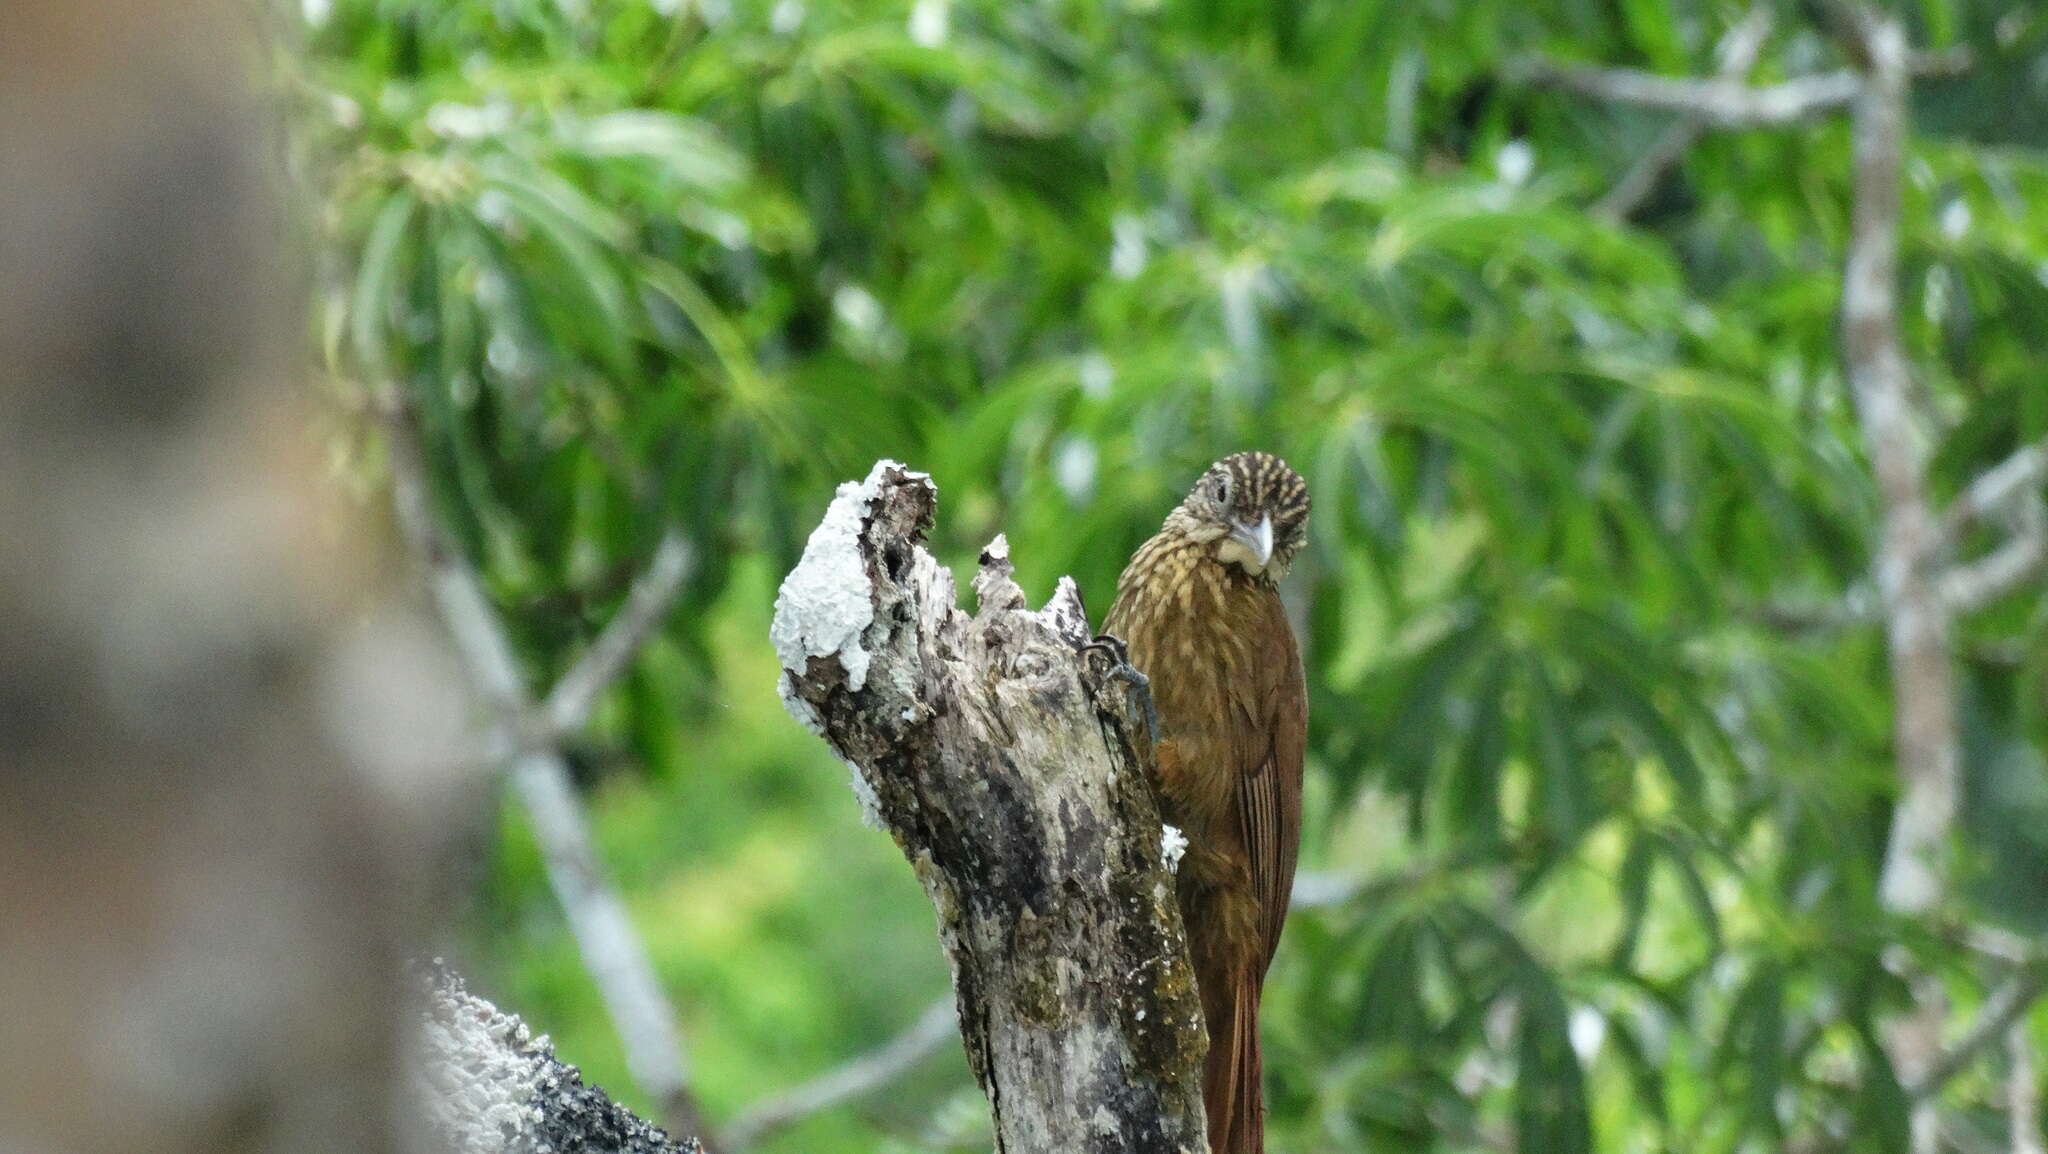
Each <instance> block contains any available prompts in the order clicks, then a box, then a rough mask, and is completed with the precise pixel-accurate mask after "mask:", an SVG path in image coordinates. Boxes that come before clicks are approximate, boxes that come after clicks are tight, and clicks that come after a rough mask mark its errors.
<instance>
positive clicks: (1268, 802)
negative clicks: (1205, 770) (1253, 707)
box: [1238, 595, 1308, 963]
mask: <svg viewBox="0 0 2048 1154" xmlns="http://www.w3.org/2000/svg"><path fill="white" fill-rule="evenodd" d="M1268 615H1269V618H1270V619H1269V620H1268V621H1267V622H1266V623H1265V627H1264V628H1262V629H1261V630H1260V631H1259V636H1260V644H1261V649H1260V652H1259V655H1258V656H1259V659H1258V661H1257V663H1256V665H1255V668H1256V669H1257V670H1258V680H1259V682H1260V685H1259V688H1260V691H1261V692H1260V701H1259V713H1260V716H1259V718H1258V726H1257V732H1258V733H1259V737H1260V740H1259V741H1257V742H1256V743H1254V744H1253V746H1252V749H1251V750H1250V751H1248V752H1251V753H1252V754H1253V757H1252V759H1250V761H1249V764H1248V765H1247V766H1246V773H1245V775H1244V776H1243V777H1242V778H1240V779H1239V782H1238V814H1239V820H1240V822H1241V823H1242V832H1243V835H1244V845H1245V851H1246V853H1247V855H1248V856H1249V857H1250V858H1251V871H1252V892H1253V894H1254V895H1255V896H1256V897H1257V898H1258V903H1259V918H1260V926H1261V929H1262V930H1263V931H1264V934H1265V947H1266V949H1265V961H1266V962H1268V963H1270V962H1271V961H1272V960H1273V951H1274V950H1275V949H1277V948H1278V947H1279V945H1280V929H1281V927H1282V926H1283V925H1284V924H1285V923H1286V921H1287V905H1288V901H1289V899H1290V897H1291V895H1292V890H1293V888H1294V864H1295V861H1296V859H1297V858H1298V857H1299V856H1300V853H1301V762H1302V757H1303V755H1304V754H1305V752H1306V749H1307V745H1308V686H1307V684H1306V682H1305V681H1304V680H1303V678H1302V672H1301V653H1300V650H1299V649H1297V648H1296V646H1295V642H1294V631H1293V630H1292V629H1291V628H1290V627H1289V626H1288V623H1287V615H1286V613H1285V612H1284V611H1283V610H1282V609H1281V606H1280V598H1279V597H1278V596H1277V595H1276V596H1273V597H1272V598H1271V606H1270V610H1269V614H1268Z"/></svg>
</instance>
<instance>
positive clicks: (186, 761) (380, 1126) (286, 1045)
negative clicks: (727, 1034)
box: [0, 0, 460, 1154]
mask: <svg viewBox="0 0 2048 1154" xmlns="http://www.w3.org/2000/svg"><path fill="white" fill-rule="evenodd" d="M249 20H250V16H249V13H248V12H246V11H231V10H229V9H226V8H220V9H215V8H213V7H208V6H204V5H194V4H186V3H175V4H174V3H161V2H154V3H152V2H134V3H126V4H73V3H71V2H70V0H27V2H21V0H16V2H14V3H10V4H7V5H5V6H0V156H4V157H5V158H6V159H5V160H4V161H0V302H4V303H0V540H4V542H5V543H4V545H0V654H4V655H5V659H4V661H0V761H4V765H0V877H4V878H5V879H6V882H5V885H0V958H4V959H5V961H4V964H0V1021H4V1022H5V1023H6V1025H5V1027H4V1029H0V1033H4V1034H5V1036H6V1039H7V1045H6V1047H5V1053H6V1057H5V1058H4V1059H0V1064H4V1066H5V1069H4V1071H0V1148H5V1149H8V1150H50V1151H66V1152H77V1154H96V1152H100V1151H107V1152H113V1151H123V1152H127V1151H134V1150H138V1149H147V1150H151V1151H160V1152H164V1154H179V1152H184V1151H190V1152H193V1154H198V1152H201V1151H204V1152H206V1154H233V1152H238V1151H257V1150H263V1151H291V1150H305V1151H314V1150H319V1151H330V1150H349V1151H369V1152H376V1151H384V1150H391V1149H394V1148H397V1147H398V1145H399V1144H400V1142H401V1141H402V1139H401V1136H400V1135H399V1134H398V1133H397V1128H396V1127H395V1126H394V1124H393V1123H394V1119H395V1117H396V1115H395V1113H394V1111H393V1109H392V1100H391V1090H392V1088H393V1081H392V1080H393V1077H394V1075H395V1071H396V1065H395V1059H396V1055H397V1047H396V1044H397V1041H398V1037H399V1031H400V1027H401V1015H400V1014H399V1012H398V1006H399V1005H400V1001H399V999H396V998H395V997H394V990H395V989H396V988H397V987H396V985H395V983H396V981H397V979H398V972H397V966H398V963H399V960H400V950H401V943H402V937H401V928H402V925H403V923H404V919H405V916H406V912H407V903H408V898H407V894H408V893H409V892H410V886H411V883H412V880H413V879H414V878H416V876H417V871H415V870H413V869H411V868H410V865H409V863H411V862H413V861H414V860H417V859H416V855H415V852H414V851H415V849H416V848H417V847H416V845H415V839H414V836H413V832H412V831H413V830H415V829H417V828H419V827H417V826H413V825H409V824H407V823H406V821H405V820H404V817H405V816H406V815H416V814H419V813H420V812H421V810H422V809H423V807H424V804H425V803H428V802H429V801H430V798H431V795H432V794H433V790H434V787H435V785H436V784H437V783H442V782H445V780H446V774H445V773H442V774H439V775H436V774H435V773H434V772H433V767H435V766H440V767H442V768H443V769H445V768H446V767H447V766H449V765H453V764H455V763H456V758H455V755H454V750H455V744H454V737H455V734H454V732H453V729H452V723H453V721H455V720H457V719H459V717H460V710H459V708H457V706H458V704H459V703H456V702H453V701H451V700H449V698H448V697H447V695H446V694H445V693H443V692H442V691H441V690H440V689H439V688H438V686H439V685H442V684H447V683H449V682H448V681H447V680H446V679H445V678H443V677H442V676H441V675H440V674H439V672H438V671H437V669H436V665H435V656H434V655H435V653H436V649H435V646H434V644H433V643H432V642H431V641H430V640H428V638H429V636H430V635H429V634H428V633H427V632H425V630H424V629H423V628H421V627H420V626H419V625H418V624H416V619H415V617H414V616H413V615H411V614H409V613H407V612H405V611H404V610H402V609H393V608H392V606H393V605H394V604H396V602H394V601H392V600H390V599H388V598H386V597H383V596H380V592H381V590H382V587H383V582H382V581H381V580H380V578H381V575H382V571H383V569H384V565H385V557H384V555H383V554H382V553H381V551H380V550H378V549H377V548H375V547H374V546H373V545H372V544H370V543H369V540H370V539H368V538H365V537H364V536H362V535H359V534H357V533H355V532H353V531H352V529H351V527H350V526H349V523H348V519H347V518H346V516H344V515H342V514H341V513H340V512H339V511H337V510H335V509H333V508H328V507H324V505H323V502H324V500H325V499H326V498H325V496H324V494H325V493H326V487H325V486H324V485H323V484H322V483H321V482H322V480H323V473H324V470H323V468H322V462H321V460H320V458H319V452H318V450H319V441H318V439H317V438H316V437H315V435H314V433H313V432H312V426H311V423H310V421H309V417H310V413H309V411H308V406H307V405H306V403H305V402H306V400H307V399H309V398H308V391H307V390H306V389H305V387H304V383H303V377H302V376H301V375H300V374H299V373H297V372H296V371H295V368H294V363H293V359H292V357H291V356H290V352H291V351H292V350H294V349H296V347H297V346H298V344H299V341H300V336H299V330H298V327H297V325H296V323H295V318H294V317H293V315H292V314H291V312H290V310H289V309H284V308H280V307H279V305H280V302H285V301H290V300H292V299H293V298H294V297H295V296H297V295H298V294H297V293H295V292H294V291H293V286H292V283H291V281H290V280H289V279H288V278H287V277H286V276H285V275H283V274H284V272H285V266H286V265H287V263H288V262H285V261H282V260H281V259H280V256H281V253H282V252H284V251H285V246H284V245H283V243H282V239H283V236H284V235H285V234H284V230H283V229H282V227H281V224H282V218H281V215H280V213H279V212H278V211H277V210H278V204H277V203H276V201H275V199H274V196H273V194H274V184H275V181H274V180H273V179H272V178H270V177H269V176H268V175H267V174H266V173H265V171H264V165H263V164H262V160H263V157H264V155H265V149H266V148H267V146H268V144H269V134H270V131H271V128H270V126H269V125H268V124H267V123H265V121H264V120H263V118H262V117H260V116H257V115H254V114H252V109H251V107H250V106H249V105H248V104H246V103H245V97H246V92H245V89H246V88H247V83H246V82H247V80H248V79H249V78H250V77H252V76H254V75H256V72H255V64H256V58H255V57H254V56H253V55H252V54H250V53H248V52H245V51H242V50H241V47H240V46H244V45H247V44H248V43H249V37H248V35H247V33H249V32H250V31H251V30H252V29H251V25H250V24H249Z"/></svg>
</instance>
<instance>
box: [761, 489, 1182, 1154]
mask: <svg viewBox="0 0 2048 1154" xmlns="http://www.w3.org/2000/svg"><path fill="white" fill-rule="evenodd" d="M936 502H937V493H936V490H935V489H934V487H933V486H932V483H931V481H930V479H929V478H927V477H925V476H924V475H923V474H920V473H913V472H910V471H909V470H907V469H905V468H904V467H903V466H901V465H898V464H896V463H895V462H892V461H883V462H880V463H878V464H877V465H876V466H875V467H874V470H873V471H872V472H870V473H869V474H868V478H867V480H866V481H865V482H862V483H859V484H854V483H851V482H849V483H847V484H845V485H842V486H840V489H839V493H838V496H837V497H836V498H835V499H834V501H833V502H832V506H831V508H830V509H829V510H828V511H827V512H826V514H825V518H824V520H823V522H822V523H821V524H820V525H819V526H818V528H817V530H816V531H815V532H814V533H813V534H812V535H811V539H810V542H809V543H808V544H807V545H806V547H805V549H804V555H803V559H802V561H800V562H799V563H798V565H797V567H796V569H795V570H793V571H792V572H791V573H790V575H789V577H788V579H787V580H786V581H785V582H784V583H783V586H782V592H781V595H780V596H779V597H778V598H777V600H776V606H775V623H774V626H773V629H772V637H773V639H774V641H775V645H776V648H777V651H778V652H779V654H780V655H781V658H782V665H783V674H782V686H781V688H782V694H783V700H784V701H785V703H786V704H787V705H788V706H789V709H790V712H791V713H792V714H794V715H795V716H796V717H797V719H798V720H800V721H802V722H804V723H805V724H806V725H808V726H810V727H811V728H812V729H814V730H816V731H817V732H819V733H820V734H821V735H822V736H823V737H824V738H825V740H826V741H827V742H828V743H830V744H831V746H832V748H833V749H834V750H835V751H836V752H837V753H838V754H839V755H840V757H842V758H844V759H845V760H846V761H847V762H848V763H849V764H851V766H852V767H853V771H854V779H855V790H856V792H857V793H858V794H860V795H861V797H862V800H863V803H864V804H866V805H867V806H868V808H869V817H870V818H871V819H872V820H873V821H875V822H876V823H878V824H880V825H881V826H882V827H884V828H886V829H887V830H888V831H889V832H890V834H891V835H892V836H894V837H895V839H896V843H897V844H898V845H899V846H901V847H902V849H903V852H904V855H905V856H906V857H907V858H909V859H910V862H911V865H912V867H913V868H914V870H915V871H916V873H917V876H918V879H919V881H921V882H922V883H923V885H924V888H925V892H926V893H927V894H928V895H929V896H930V898H931V901H932V905H933V907H934V909H935V910H936V911H937V914H938V921H939V938H940V941H941V942H942V944H943V945H944V946H945V950H946V955H947V957H948V959H949V960H950V961H951V963H952V967H953V984H954V991H955V997H956V1002H957V1005H958V1009H959V1014H960V1027H961V1034H962V1036H963V1038H964V1040H965V1042H966V1047H967V1056H968V1061H969V1064H970V1065H971V1066H972V1067H973V1069H974V1074H975V1077H976V1078H977V1079H978V1080H979V1081H980V1083H981V1086H982V1089H983V1090H984V1091H985V1092H986V1093H987V1094H988V1097H989V1102H990V1104H991V1107H992V1109H993V1111H994V1115H995V1131H996V1148H997V1149H998V1150H999V1151H1007V1152H1009V1154H1040V1152H1052V1151H1059V1152H1061V1154H1066V1152H1070V1151H1071V1152H1080V1151H1102V1152H1105V1154H1106V1152H1109V1151H1119V1152H1123V1151H1145V1152H1150V1151H1160V1152H1172V1151H1185V1152H1187V1154H1202V1152H1203V1151H1205V1150H1206V1149H1207V1143H1206V1141H1205V1139H1204V1136H1203V1117H1202V1101H1201V1084H1200V1073H1199V1072H1200V1065H1201V1057H1202V1053H1203V1050H1204V1047H1205V1045H1206V1042H1205V1038H1204V1035H1203V1032H1202V1024H1201V1009H1200V1003H1199V1001H1198V1000H1197V998H1196V996H1195V986H1194V973H1193V970H1192V969H1191V968H1190V967H1189V964H1188V960H1187V952H1186V947H1185V943H1184V940H1183V936H1182V930H1181V922H1180V913H1179V910H1178V908H1177V907H1176V905H1175V903H1174V897H1173V881H1172V878H1171V876H1170V874H1169V872H1168V869H1167V866H1166V864H1165V862H1164V861H1163V860H1162V857H1161V850H1160V822H1159V814H1158V809H1157V807H1156V805H1155V802H1154V800H1153V794H1152V787H1151V777H1150V775H1151V762H1150V757H1151V754H1150V740H1149V732H1148V730H1147V727H1146V726H1147V723H1146V720H1145V711H1146V704H1145V701H1144V697H1143V693H1142V685H1143V682H1142V679H1140V678H1137V677H1136V676H1135V674H1134V672H1133V671H1131V670H1130V669H1129V667H1128V666H1125V665H1124V664H1123V663H1122V662H1121V660H1120V658H1119V655H1118V654H1117V652H1116V651H1115V648H1114V647H1112V646H1102V645H1093V644H1091V638H1090V633H1089V628H1088V619H1087V614H1086V612H1085V611H1084V610H1083V608H1082V605H1081V597H1080V593H1079V591H1078V590H1076V588H1075V587H1074V584H1073V582H1072V581H1071V580H1067V579H1062V580H1061V581H1060V584H1059V590H1058V592H1056V593H1055V594H1054V595H1053V598H1052V600H1051V601H1050V602H1048V603H1047V605H1046V606H1045V608H1043V609H1040V610H1036V611H1033V610H1031V609H1029V608H1027V607H1026V605H1025V601H1024V593H1023V590H1021V589H1020V588H1018V586H1017V583H1016V582H1015V581H1014V580H1012V578H1011V567H1010V562H1009V556H1008V553H1009V550H1008V546H1007V544H1006V543H1005V542H1004V540H1003V539H1002V538H1001V537H998V538H996V540H995V541H994V542H992V543H991V544H990V545H989V547H988V549H987V550H986V551H985V552H984V553H983V554H982V557H981V567H980V572H979V573H978V574H977V576H976V577H975V579H974V591H975V595H976V598H977V600H978V602H979V605H980V608H979V611H978V612H976V613H975V614H974V615H972V616H969V615H968V614H967V613H965V612H962V611H961V610H960V609H958V608H956V607H955V605H954V586H953V577H952V574H951V573H950V572H948V571H947V570H946V569H945V568H944V567H942V566H941V565H939V563H938V562H937V561H935V560H934V559H933V558H932V556H931V554H930V553H928V552H926V551H925V549H924V548H923V545H922V541H923V539H924V534H925V532H926V530H927V529H929V528H930V526H931V523H932V514H933V510H934V507H935V505H936Z"/></svg>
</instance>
